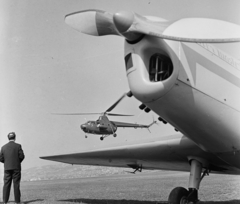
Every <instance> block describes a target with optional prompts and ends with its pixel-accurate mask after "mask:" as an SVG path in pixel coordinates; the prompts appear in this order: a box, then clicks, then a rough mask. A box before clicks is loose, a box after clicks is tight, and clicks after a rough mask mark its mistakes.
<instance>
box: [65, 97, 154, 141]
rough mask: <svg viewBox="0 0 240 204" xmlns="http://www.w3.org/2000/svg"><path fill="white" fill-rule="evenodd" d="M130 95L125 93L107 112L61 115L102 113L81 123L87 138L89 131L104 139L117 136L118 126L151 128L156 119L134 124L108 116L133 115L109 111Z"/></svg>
mask: <svg viewBox="0 0 240 204" xmlns="http://www.w3.org/2000/svg"><path fill="white" fill-rule="evenodd" d="M126 95H128V96H129V97H131V96H130V95H129V93H124V94H123V95H122V96H121V98H119V99H118V100H117V101H116V102H115V103H114V104H113V105H112V106H111V107H109V108H108V109H107V110H106V111H105V112H102V113H67V114H61V115H96V114H100V116H99V118H98V119H97V120H96V121H87V122H86V123H84V124H81V125H80V128H81V129H82V130H83V132H85V133H86V135H85V138H87V137H88V136H87V133H89V134H95V135H102V136H101V137H100V140H103V139H104V138H106V137H108V136H110V135H113V137H116V136H117V134H116V131H117V128H118V127H122V128H150V127H151V126H152V125H153V124H155V123H156V121H153V122H152V123H150V124H149V125H141V124H137V123H136V124H134V123H125V122H118V121H111V120H109V119H108V117H107V116H133V115H126V114H116V113H109V112H110V111H112V110H113V109H114V108H115V107H116V106H117V105H118V104H119V103H120V101H121V100H122V99H123V98H124V97H125V96H126Z"/></svg>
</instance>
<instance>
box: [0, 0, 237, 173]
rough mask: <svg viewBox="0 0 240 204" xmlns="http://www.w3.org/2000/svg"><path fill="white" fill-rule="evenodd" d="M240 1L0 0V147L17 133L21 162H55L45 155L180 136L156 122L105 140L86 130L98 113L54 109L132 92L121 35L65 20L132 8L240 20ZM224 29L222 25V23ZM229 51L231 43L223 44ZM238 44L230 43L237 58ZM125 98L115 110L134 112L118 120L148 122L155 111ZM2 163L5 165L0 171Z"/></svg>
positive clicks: (81, 107)
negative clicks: (96, 32)
mask: <svg viewBox="0 0 240 204" xmlns="http://www.w3.org/2000/svg"><path fill="white" fill-rule="evenodd" d="M239 8H240V1H238V0H236V1H234V0H232V1H227V0H226V1H219V0H211V1H208V0H202V1H198V0H191V1H190V0H179V1H176V0H121V1H117V0H51V1H50V0H21V1H14V0H0V58H1V60H0V71H1V72H0V73H1V75H0V96H1V98H0V146H2V145H4V144H5V143H7V142H8V139H7V134H8V133H9V132H12V131H14V132H16V135H17V140H16V142H17V143H20V144H21V145H22V148H23V150H24V153H25V155H26V159H25V160H24V161H23V163H22V168H23V169H27V168H31V167H35V166H41V165H48V164H55V163H54V162H51V161H45V160H41V159H39V157H40V156H48V155H57V154H67V153H73V152H81V151H88V150H93V149H98V148H104V147H110V146H116V145H126V144H128V143H131V142H139V141H141V140H144V139H149V138H152V139H153V140H154V138H156V137H158V138H159V137H162V136H165V135H169V134H176V132H175V131H174V128H173V127H172V126H170V125H164V124H162V123H159V124H158V125H154V126H153V127H151V128H150V131H151V132H149V131H148V130H146V129H120V128H119V129H118V130H117V135H118V136H117V137H116V138H113V137H108V138H106V139H105V140H104V141H100V139H99V136H96V135H89V136H88V138H87V139H86V138H85V133H84V132H82V131H81V129H80V124H82V123H85V122H86V120H95V119H97V118H98V115H96V116H92V115H91V116H59V115H53V114H51V113H68V112H70V113H73V112H77V113H79V112H104V111H105V110H106V109H108V108H109V107H110V106H111V105H112V104H113V103H114V102H115V101H116V100H118V99H119V98H120V96H121V95H122V94H123V93H124V92H127V91H129V87H128V82H127V77H126V72H125V65H124V39H123V38H121V37H118V36H104V37H94V36H89V35H85V34H81V33H79V32H77V31H75V30H73V29H72V28H70V27H69V26H68V25H66V24H65V22H64V17H65V15H67V14H69V13H73V12H76V11H80V10H86V9H101V10H106V11H109V12H112V13H114V12H117V11H120V10H127V11H134V12H136V13H139V14H141V15H148V16H158V17H161V18H165V19H168V20H175V19H180V18H188V17H204V18H215V19H220V20H225V21H229V22H232V23H235V24H238V25H240V13H239ZM223 29H224V28H223ZM218 46H219V47H220V48H222V49H223V50H224V51H226V49H227V48H229V47H230V46H229V45H226V44H225V45H218ZM239 47H240V46H239V43H237V44H235V45H232V44H231V47H230V48H229V49H230V50H228V51H226V52H228V53H229V52H230V54H231V55H233V56H234V57H236V58H238V59H239V56H237V54H236V53H237V52H236V50H237V49H238V50H239ZM140 104H141V103H140V102H139V101H137V100H136V99H135V98H134V97H132V98H128V97H126V98H125V99H124V100H123V101H122V102H121V103H120V104H119V105H118V106H117V107H116V108H115V109H114V111H112V112H116V113H126V114H134V115H135V116H134V117H114V118H113V117H111V118H110V119H112V120H115V121H124V122H133V123H136V122H137V123H141V124H149V123H151V122H152V120H153V118H155V119H156V118H157V116H156V115H155V114H154V113H152V112H150V113H148V114H147V113H145V112H143V111H141V110H140V109H139V108H138V106H139V105H140ZM2 168H3V165H0V169H2Z"/></svg>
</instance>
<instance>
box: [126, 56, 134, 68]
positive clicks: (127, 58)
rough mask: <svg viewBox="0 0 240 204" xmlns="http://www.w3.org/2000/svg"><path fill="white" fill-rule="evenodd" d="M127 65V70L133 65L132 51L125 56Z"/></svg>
mask: <svg viewBox="0 0 240 204" xmlns="http://www.w3.org/2000/svg"><path fill="white" fill-rule="evenodd" d="M125 65H126V70H128V69H130V68H131V67H133V62H132V53H129V54H128V55H126V57H125Z"/></svg>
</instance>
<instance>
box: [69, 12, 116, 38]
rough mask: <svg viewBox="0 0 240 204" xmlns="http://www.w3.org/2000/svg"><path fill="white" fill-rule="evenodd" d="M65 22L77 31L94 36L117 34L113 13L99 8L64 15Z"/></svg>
mask: <svg viewBox="0 0 240 204" xmlns="http://www.w3.org/2000/svg"><path fill="white" fill-rule="evenodd" d="M65 22H66V24H68V25H69V26H71V27H72V28H74V29H75V30H77V31H80V32H82V33H85V34H89V35H94V36H103V35H119V33H118V31H117V30H116V28H115V25H114V23H113V14H111V13H109V12H106V11H101V10H94V9H92V10H84V11H79V12H75V13H71V14H68V15H66V17H65Z"/></svg>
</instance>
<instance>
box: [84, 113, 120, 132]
mask: <svg viewBox="0 0 240 204" xmlns="http://www.w3.org/2000/svg"><path fill="white" fill-rule="evenodd" d="M80 127H81V129H82V130H83V131H84V132H85V133H90V134H96V135H111V134H114V133H115V132H116V131H117V126H116V125H115V124H114V123H113V122H111V121H109V120H108V119H107V118H105V117H104V116H102V117H100V118H99V120H97V121H88V122H86V123H84V124H82V125H81V126H80Z"/></svg>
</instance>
